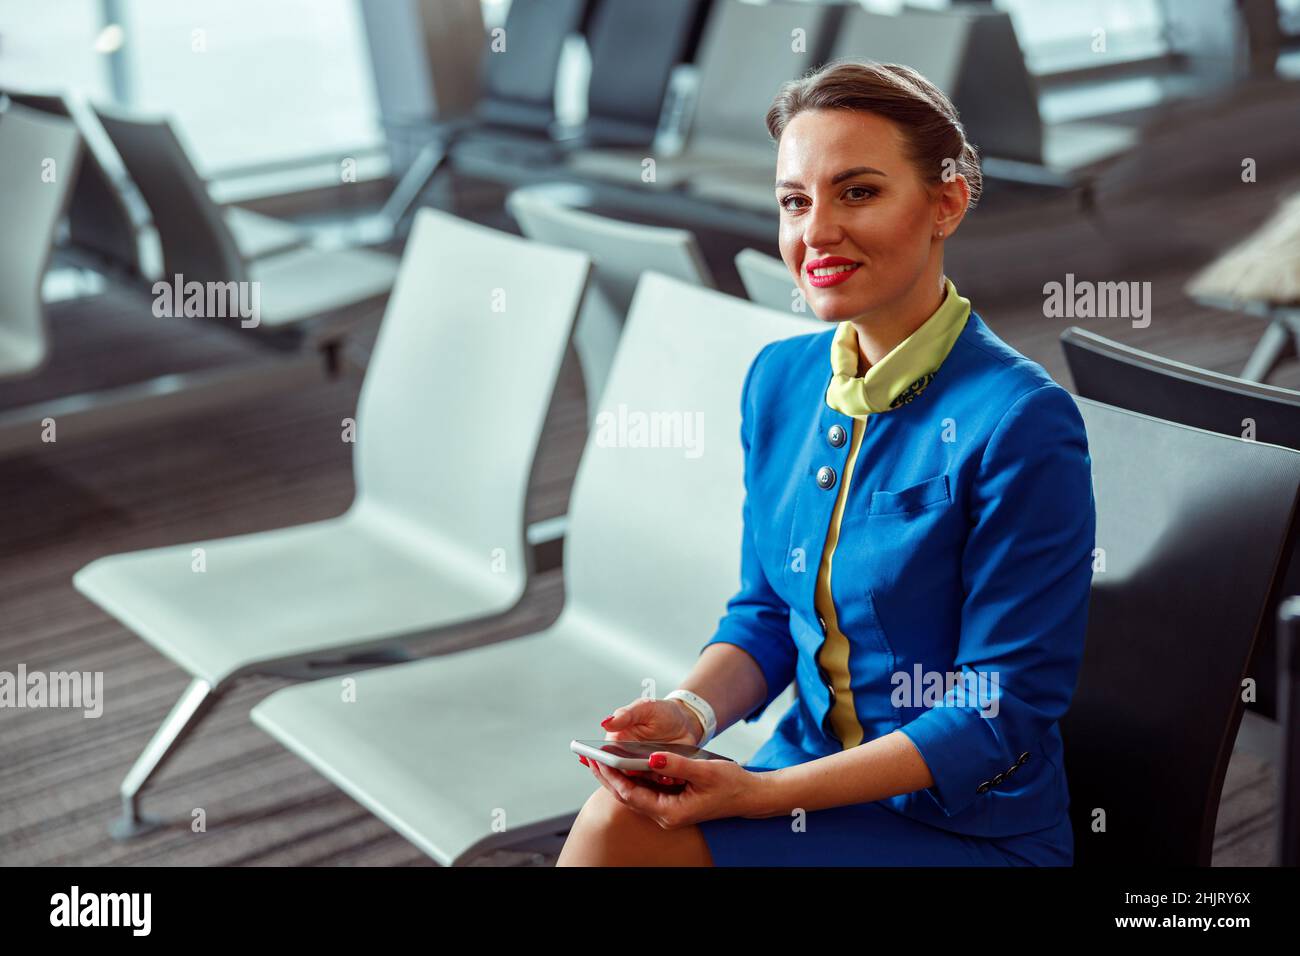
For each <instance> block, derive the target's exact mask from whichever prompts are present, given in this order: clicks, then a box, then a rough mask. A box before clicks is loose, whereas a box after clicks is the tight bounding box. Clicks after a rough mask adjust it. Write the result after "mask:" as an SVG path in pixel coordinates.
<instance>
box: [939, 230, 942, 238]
mask: <svg viewBox="0 0 1300 956" xmlns="http://www.w3.org/2000/svg"><path fill="white" fill-rule="evenodd" d="M939 238H940V239H942V238H943V230H942V229H940V230H939Z"/></svg>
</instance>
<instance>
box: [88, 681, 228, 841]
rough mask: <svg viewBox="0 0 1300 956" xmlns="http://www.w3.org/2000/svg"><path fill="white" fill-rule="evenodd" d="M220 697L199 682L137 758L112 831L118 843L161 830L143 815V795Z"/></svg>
mask: <svg viewBox="0 0 1300 956" xmlns="http://www.w3.org/2000/svg"><path fill="white" fill-rule="evenodd" d="M216 697H217V695H216V694H215V693H214V692H213V690H212V688H211V686H209V684H208V682H207V681H203V680H199V679H198V678H195V679H194V680H192V681H190V685H189V687H187V688H185V693H183V694H181V698H180V700H178V701H177V702H176V705H175V706H174V707H172V709H171V713H169V714H168V715H167V719H166V720H164V721H163V722H162V726H161V727H159V728H158V730H157V731H155V733H154V735H153V738H152V739H151V740H150V741H149V743H148V745H147V746H146V747H145V748H144V752H143V753H141V754H140V756H139V757H137V758H136V761H135V764H134V765H133V766H132V767H131V771H130V772H129V773H128V774H127V775H126V779H124V780H123V781H122V786H121V794H122V815H121V816H120V817H118V818H117V819H116V820H114V821H113V822H112V823H111V824H110V825H109V828H108V832H109V834H110V835H111V836H112V837H113V839H115V840H130V839H134V838H135V837H138V836H141V835H143V834H145V833H148V832H149V831H151V830H153V829H155V828H157V827H158V826H160V825H161V824H162V821H161V820H160V819H158V818H157V817H147V816H145V815H144V814H142V813H141V812H140V791H141V790H142V789H143V788H144V785H145V784H146V783H148V782H149V778H150V777H152V776H153V775H154V774H155V773H157V772H158V771H159V770H160V769H162V767H163V766H164V765H165V764H166V763H167V761H168V760H169V759H170V758H171V756H172V755H173V754H174V753H175V752H176V748H177V747H178V746H179V745H180V742H181V741H182V740H184V739H185V738H186V737H187V736H189V733H190V731H192V730H193V729H194V727H195V726H196V725H197V724H198V722H199V721H200V720H202V719H203V715H204V714H206V713H207V712H208V709H209V708H210V707H211V706H212V705H213V703H215V702H216Z"/></svg>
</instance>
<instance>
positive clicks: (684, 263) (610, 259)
mask: <svg viewBox="0 0 1300 956" xmlns="http://www.w3.org/2000/svg"><path fill="white" fill-rule="evenodd" d="M506 205H507V207H508V208H509V210H510V214H511V215H512V216H514V217H515V221H517V222H518V223H519V226H520V228H521V229H522V230H523V233H524V235H525V236H527V237H528V238H530V239H536V240H538V241H540V242H546V243H550V244H551V245H555V246H564V247H566V248H569V249H577V250H579V251H581V252H585V253H586V254H587V255H588V256H590V257H591V260H592V266H593V267H594V271H593V273H592V282H591V288H590V289H589V290H588V292H587V298H586V300H585V301H584V302H583V305H582V315H581V316H580V318H579V320H578V331H577V337H578V342H577V345H578V352H579V355H580V357H581V359H582V373H583V378H584V380H585V382H586V386H587V401H588V406H589V407H594V406H596V405H597V404H599V398H600V394H601V392H602V390H603V389H604V387H605V382H606V380H607V379H608V378H609V368H610V365H611V364H612V362H613V361H614V352H615V351H616V350H617V348H618V339H619V335H620V334H621V332H622V329H623V323H624V321H625V320H626V318H627V311H628V308H629V307H630V306H631V305H632V294H633V293H634V292H635V291H636V284H637V281H638V280H639V279H640V278H641V275H642V274H643V273H645V272H649V271H654V272H661V273H663V274H664V275H669V276H672V277H673V278H676V279H681V280H682V281H683V282H689V283H691V284H692V285H700V286H707V287H709V288H713V276H712V275H711V274H710V272H709V267H708V265H707V264H706V263H705V261H704V255H703V253H701V251H700V246H699V243H698V242H696V240H695V236H694V235H693V234H692V233H691V232H690V231H688V230H686V229H670V228H665V227H662V226H646V225H641V224H638V223H630V222H622V221H619V220H617V219H609V218H607V217H605V216H599V215H596V214H595V213H590V212H586V211H584V210H581V209H573V208H571V207H569V206H565V205H562V204H561V203H558V202H555V201H553V200H551V199H548V198H546V197H545V196H542V195H539V194H537V193H535V192H533V191H530V190H526V189H525V190H516V191H515V192H513V193H511V194H510V196H509V197H508V198H507V200H506Z"/></svg>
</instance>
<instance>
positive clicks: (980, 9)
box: [691, 4, 1137, 211]
mask: <svg viewBox="0 0 1300 956" xmlns="http://www.w3.org/2000/svg"><path fill="white" fill-rule="evenodd" d="M829 58H830V59H839V58H853V59H869V60H876V61H878V62H881V63H901V64H904V65H906V66H910V67H912V68H914V69H916V70H918V71H919V72H920V73H921V74H922V75H924V76H925V78H926V79H928V80H930V82H932V83H933V84H934V85H935V86H937V87H938V88H939V89H941V90H943V91H944V92H945V93H946V94H947V95H948V96H949V98H950V99H951V100H952V101H953V104H954V105H955V106H956V107H957V111H958V113H960V115H961V120H962V125H963V126H964V127H965V129H966V133H967V135H968V137H969V138H970V140H971V142H972V143H974V144H975V146H976V147H977V148H978V149H979V152H980V162H981V169H982V171H983V172H984V175H985V176H986V177H988V178H991V179H998V178H1001V179H1008V180H1014V181H1019V182H1029V183H1037V184H1043V185H1052V186H1062V187H1064V186H1076V185H1077V186H1082V187H1085V190H1087V189H1090V188H1091V184H1092V181H1093V178H1094V176H1095V175H1096V174H1097V173H1099V172H1100V170H1101V167H1102V166H1103V165H1104V164H1105V163H1107V162H1108V161H1110V160H1112V159H1115V158H1117V157H1119V156H1120V155H1121V154H1123V153H1124V152H1125V151H1126V150H1128V149H1130V148H1131V147H1132V146H1133V145H1134V144H1135V143H1136V142H1137V134H1136V133H1135V132H1134V131H1133V130H1130V129H1128V128H1125V127H1121V126H1115V125H1109V124H1104V123H1096V122H1076V123H1068V124H1057V125H1052V126H1045V125H1044V124H1043V123H1042V121H1041V119H1040V116H1039V111H1038V91H1037V89H1036V86H1035V83H1034V81H1033V78H1032V77H1031V76H1030V74H1029V71H1028V69H1027V68H1026V66H1025V62H1024V55H1023V53H1022V52H1021V49H1020V45H1019V42H1018V41H1017V39H1016V34H1015V29H1014V27H1013V25H1012V22H1011V17H1010V15H1009V14H1008V13H1007V12H1006V11H1003V10H995V9H993V8H992V7H991V6H986V5H982V4H959V5H954V6H953V7H951V8H950V9H947V10H929V9H911V8H903V9H902V10H899V11H898V12H896V13H878V12H873V11H870V10H866V9H863V8H861V7H858V6H852V7H850V8H849V9H848V11H847V13H846V14H845V16H844V19H843V21H842V22H841V23H840V25H839V27H838V29H837V30H836V33H835V44H834V47H833V48H832V49H831V51H830V54H829ZM775 93H776V90H775V88H773V89H772V90H771V91H770V93H769V96H768V99H769V101H770V99H771V97H772V96H773V95H775ZM762 112H765V110H764V111H760V112H759V114H758V116H759V120H760V126H761V116H762ZM773 165H774V164H773ZM773 179H775V177H774V176H768V175H766V174H765V172H762V171H759V170H755V171H754V172H753V173H751V174H748V175H738V174H737V173H736V172H735V171H731V170H727V171H709V172H705V173H702V174H701V175H699V176H697V177H695V178H693V179H692V181H691V190H692V192H694V193H696V194H698V195H700V196H701V197H702V198H706V199H710V200H713V201H717V202H722V203H727V204H730V205H734V206H741V207H744V208H749V209H758V210H760V211H764V210H770V209H773V208H774V203H775V200H774V199H773V194H772V180H773ZM1089 196H1090V194H1089ZM1090 201H1091V200H1090V198H1089V197H1085V202H1090Z"/></svg>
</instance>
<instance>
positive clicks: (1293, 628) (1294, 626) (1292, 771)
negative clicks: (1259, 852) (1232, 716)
mask: <svg viewBox="0 0 1300 956" xmlns="http://www.w3.org/2000/svg"><path fill="white" fill-rule="evenodd" d="M1278 636H1279V640H1278V673H1279V674H1280V675H1281V678H1282V680H1281V684H1280V686H1279V688H1278V689H1279V691H1280V697H1281V703H1280V705H1279V707H1278V711H1279V720H1280V722H1281V724H1282V728H1283V731H1284V736H1283V743H1282V748H1281V757H1282V759H1281V761H1280V762H1279V764H1278V768H1277V774H1278V788H1277V789H1278V800H1277V840H1278V847H1277V863H1278V865H1279V866H1300V596H1293V597H1290V598H1287V600H1286V601H1285V602H1283V604H1282V607H1281V608H1280V609H1279V611H1278Z"/></svg>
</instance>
